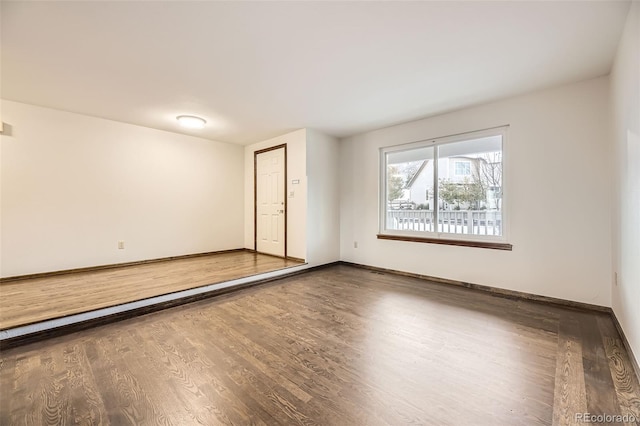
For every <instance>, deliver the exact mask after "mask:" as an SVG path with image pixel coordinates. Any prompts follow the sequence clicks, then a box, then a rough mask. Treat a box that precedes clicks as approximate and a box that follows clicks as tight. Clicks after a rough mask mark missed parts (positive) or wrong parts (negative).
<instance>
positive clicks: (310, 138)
mask: <svg viewBox="0 0 640 426" xmlns="http://www.w3.org/2000/svg"><path fill="white" fill-rule="evenodd" d="M338 153H339V145H338V140H337V139H335V138H333V137H330V136H327V135H325V134H323V133H320V132H318V131H316V130H312V129H307V179H308V190H307V262H308V263H309V264H310V265H321V264H325V263H330V262H335V261H338V260H339V259H340V186H339V180H338V177H339V170H338V163H339V157H338Z"/></svg>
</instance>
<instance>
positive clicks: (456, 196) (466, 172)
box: [437, 135, 502, 236]
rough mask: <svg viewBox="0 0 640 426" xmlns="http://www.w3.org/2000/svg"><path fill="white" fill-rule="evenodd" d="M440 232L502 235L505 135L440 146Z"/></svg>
mask: <svg viewBox="0 0 640 426" xmlns="http://www.w3.org/2000/svg"><path fill="white" fill-rule="evenodd" d="M437 149H438V232H444V233H451V234H469V235H495V236H501V235H502V211H501V208H502V136H499V135H498V136H490V137H484V138H479V139H471V140H466V141H462V142H455V143H449V144H444V145H440V146H439V147H438V148H437Z"/></svg>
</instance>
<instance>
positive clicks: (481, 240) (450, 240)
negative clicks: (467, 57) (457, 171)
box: [377, 125, 512, 250]
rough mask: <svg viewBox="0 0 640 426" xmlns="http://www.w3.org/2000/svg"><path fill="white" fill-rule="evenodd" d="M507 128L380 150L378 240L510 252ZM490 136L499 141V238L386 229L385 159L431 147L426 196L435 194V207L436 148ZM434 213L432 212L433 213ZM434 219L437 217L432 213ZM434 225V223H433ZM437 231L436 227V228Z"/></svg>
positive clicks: (443, 137) (436, 203) (421, 141)
mask: <svg viewBox="0 0 640 426" xmlns="http://www.w3.org/2000/svg"><path fill="white" fill-rule="evenodd" d="M508 129H509V126H508V125H504V126H499V127H492V128H488V129H483V130H477V131H471V132H465V133H459V134H455V135H449V136H441V137H436V138H429V139H422V140H419V141H415V142H410V143H405V144H399V145H393V146H386V147H381V148H380V149H379V163H380V165H379V191H378V235H377V237H378V238H379V239H387V240H400V241H413V242H424V243H435V244H448V245H457V246H471V247H483V248H492V249H498V250H512V245H511V244H509V243H508V241H509V227H510V216H509V213H508V210H509V202H508V195H509V194H508V192H509V189H508V186H509V181H510V178H509V173H508V171H509V167H508V163H507V162H508V142H507V140H508V135H507V134H508ZM490 136H501V137H502V152H501V155H502V197H501V203H502V205H501V210H500V211H501V213H502V235H500V236H495V235H472V234H454V233H447V232H437V231H436V232H431V231H412V230H397V229H386V223H387V220H386V219H387V173H386V172H387V155H388V154H390V153H394V152H401V151H407V150H411V149H417V148H426V147H434V150H433V156H434V164H435V167H434V169H435V170H434V187H433V188H431V189H430V190H429V192H434V204H435V206H434V207H437V206H438V199H439V194H438V184H437V182H438V170H437V169H438V168H437V164H438V159H439V153H438V149H437V147H439V146H442V145H446V144H451V143H456V142H463V141H466V140H470V139H479V138H483V137H490ZM434 211H435V210H434ZM434 217H436V218H437V213H434ZM436 221H437V219H436ZM436 229H437V227H436Z"/></svg>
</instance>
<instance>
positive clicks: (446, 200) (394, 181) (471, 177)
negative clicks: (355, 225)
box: [378, 127, 511, 250]
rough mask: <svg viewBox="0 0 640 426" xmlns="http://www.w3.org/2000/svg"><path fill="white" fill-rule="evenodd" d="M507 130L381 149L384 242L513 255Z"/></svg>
mask: <svg viewBox="0 0 640 426" xmlns="http://www.w3.org/2000/svg"><path fill="white" fill-rule="evenodd" d="M505 134H506V127H500V128H496V129H489V130H483V131H479V132H473V133H466V134H463V135H456V136H448V137H443V138H438V139H430V140H425V141H421V142H416V143H411V144H407V145H399V146H392V147H387V148H382V149H381V152H380V154H381V155H380V159H381V185H380V186H381V194H380V195H381V196H380V200H381V203H380V204H381V205H380V234H379V235H378V237H379V238H383V239H395V240H409V241H423V242H435V243H440V244H454V245H469V246H480V247H488V248H498V249H504V250H510V249H511V245H509V244H506V231H505V225H506V222H505V221H506V215H505V211H504V206H505V203H504V176H503V165H504V164H503V153H504V143H505Z"/></svg>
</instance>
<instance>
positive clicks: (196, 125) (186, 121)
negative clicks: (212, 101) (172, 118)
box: [176, 115, 207, 129]
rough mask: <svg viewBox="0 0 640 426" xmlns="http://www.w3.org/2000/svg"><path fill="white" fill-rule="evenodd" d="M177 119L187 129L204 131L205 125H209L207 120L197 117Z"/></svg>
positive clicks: (179, 117)
mask: <svg viewBox="0 0 640 426" xmlns="http://www.w3.org/2000/svg"><path fill="white" fill-rule="evenodd" d="M176 119H177V120H178V123H180V125H181V126H182V127H186V128H187V129H202V128H204V125H205V124H207V120H205V119H204V118H200V117H196V116H195V115H179V116H177V117H176Z"/></svg>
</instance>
